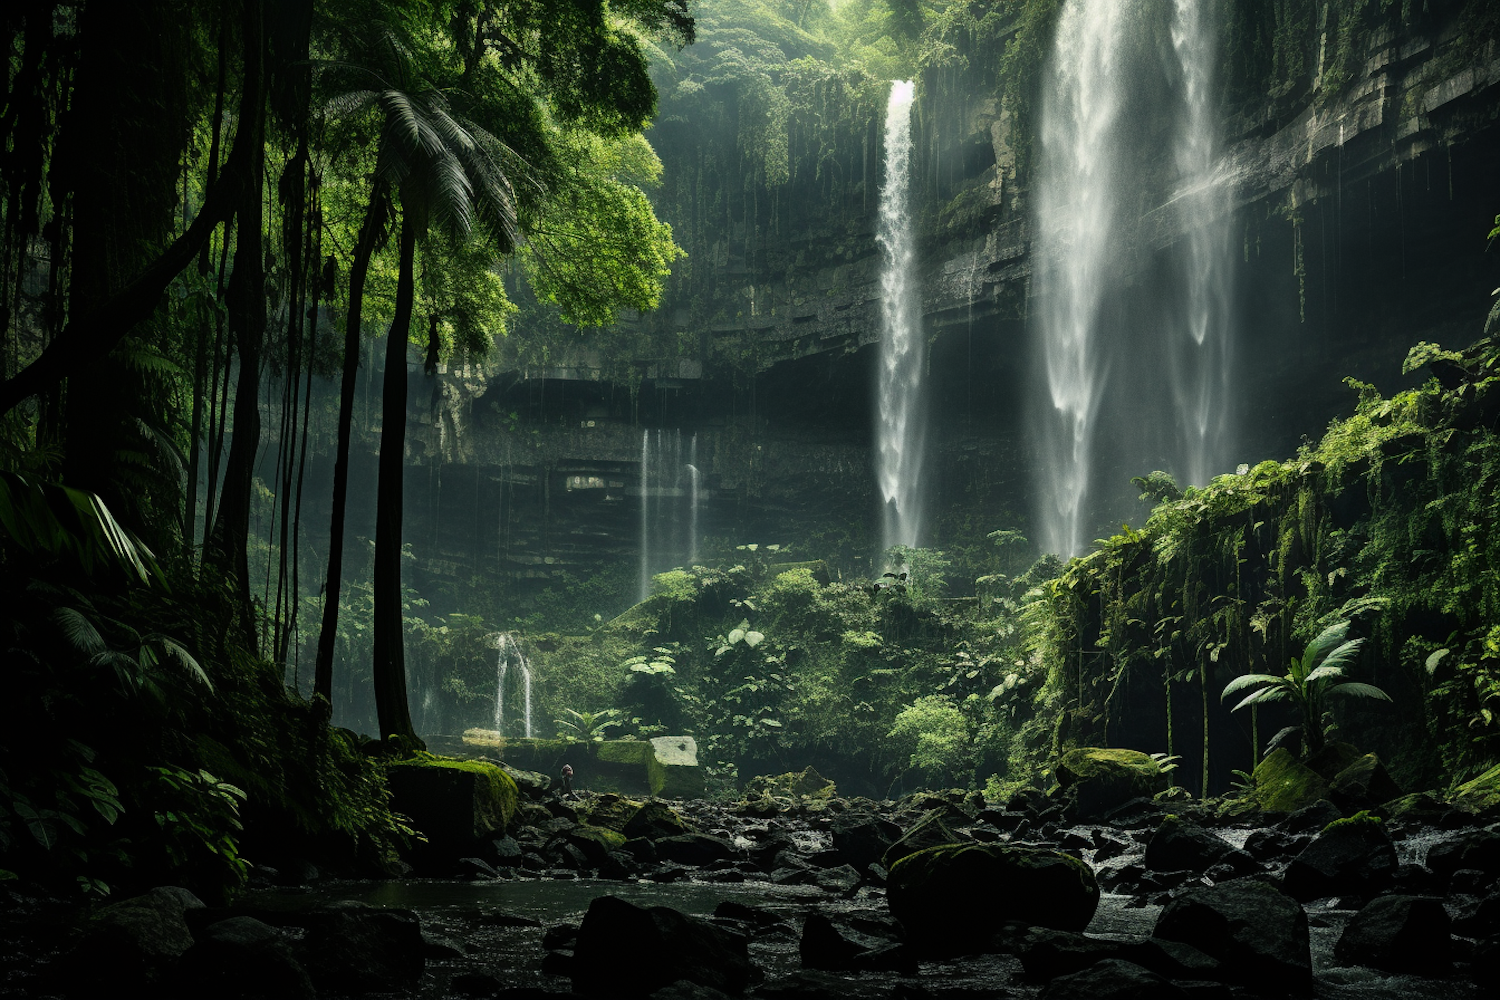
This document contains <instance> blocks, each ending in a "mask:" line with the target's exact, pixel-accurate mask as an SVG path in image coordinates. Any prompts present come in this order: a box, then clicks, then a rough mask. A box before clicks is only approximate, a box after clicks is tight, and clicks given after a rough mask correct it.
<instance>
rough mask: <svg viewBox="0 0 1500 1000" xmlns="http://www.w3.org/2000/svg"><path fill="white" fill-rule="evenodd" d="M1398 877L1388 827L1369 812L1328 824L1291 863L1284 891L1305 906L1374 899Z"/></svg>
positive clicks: (1394, 850) (1283, 885) (1394, 849)
mask: <svg viewBox="0 0 1500 1000" xmlns="http://www.w3.org/2000/svg"><path fill="white" fill-rule="evenodd" d="M1395 874H1396V847H1395V845H1394V844H1393V843H1391V837H1390V834H1389V833H1387V832H1386V829H1385V824H1384V823H1383V822H1381V821H1380V820H1379V819H1377V818H1375V817H1374V816H1371V815H1369V814H1368V813H1360V814H1358V815H1356V816H1351V817H1350V818H1348V819H1341V820H1336V821H1334V822H1332V823H1330V824H1328V826H1327V828H1326V829H1324V830H1323V832H1322V833H1320V834H1318V835H1317V836H1316V837H1314V838H1313V840H1312V842H1311V843H1310V844H1308V845H1307V846H1306V847H1304V848H1303V849H1302V852H1301V853H1300V854H1298V855H1297V856H1296V857H1295V858H1293V859H1292V863H1291V864H1289V865H1287V869H1286V876H1285V878H1284V879H1283V880H1282V887H1283V888H1284V889H1285V890H1286V891H1287V893H1288V894H1289V895H1291V896H1292V897H1294V898H1296V899H1300V900H1302V901H1303V902H1307V901H1308V900H1313V899H1319V898H1321V897H1323V896H1336V895H1343V894H1352V895H1359V896H1370V895H1374V894H1375V893H1377V892H1379V891H1380V890H1381V889H1383V888H1385V887H1386V886H1388V885H1389V883H1390V882H1391V880H1392V878H1394V876H1395Z"/></svg>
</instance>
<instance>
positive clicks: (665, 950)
mask: <svg viewBox="0 0 1500 1000" xmlns="http://www.w3.org/2000/svg"><path fill="white" fill-rule="evenodd" d="M573 954H574V959H573V962H572V963H571V965H570V974H571V976H572V978H573V989H574V990H575V991H577V992H579V993H583V994H585V995H587V996H600V997H644V996H647V995H649V994H651V993H654V992H655V991H657V990H659V989H662V988H663V987H666V986H670V985H671V984H672V983H676V982H679V981H681V980H687V981H689V982H692V983H696V984H698V985H699V986H703V987H707V988H709V989H713V990H718V991H720V992H722V993H728V994H731V995H735V994H739V993H743V992H744V991H745V987H747V986H749V985H750V983H751V982H752V980H753V979H754V978H755V977H756V969H755V967H754V966H752V965H751V964H750V956H749V952H748V951H747V949H746V942H745V938H744V937H743V936H741V935H738V934H734V933H732V932H730V931H728V930H725V929H723V928H721V927H718V926H716V925H714V924H712V923H710V922H709V921H707V920H704V919H702V918H701V917H694V916H689V915H688V914H685V913H680V912H678V911H677V910H674V909H671V908H670V907H666V906H652V907H649V908H642V907H639V906H636V905H635V904H634V903H628V902H626V901H625V900H623V899H620V898H618V897H616V896H600V897H599V898H597V899H595V900H594V901H593V902H592V903H590V904H589V909H588V913H586V914H585V915H584V918H583V925H582V926H581V927H579V929H578V942H577V945H576V946H575V948H574V952H573Z"/></svg>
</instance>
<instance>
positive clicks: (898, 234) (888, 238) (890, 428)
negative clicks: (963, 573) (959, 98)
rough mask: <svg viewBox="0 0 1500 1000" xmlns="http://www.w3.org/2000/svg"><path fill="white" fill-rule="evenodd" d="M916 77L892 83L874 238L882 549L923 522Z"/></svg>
mask: <svg viewBox="0 0 1500 1000" xmlns="http://www.w3.org/2000/svg"><path fill="white" fill-rule="evenodd" d="M915 99H916V84H915V83H914V82H913V81H911V80H897V81H894V82H893V83H892V84H891V93H890V97H889V99H888V100H887V103H886V112H885V183H884V185H883V186H882V187H881V189H880V222H879V228H878V230H877V232H876V241H877V242H878V243H879V244H880V249H881V257H882V261H883V263H884V266H883V268H882V270H881V274H880V290H881V295H880V308H881V319H882V323H881V330H880V384H879V400H880V409H879V417H878V420H877V424H876V426H877V438H878V448H879V450H878V454H877V455H876V473H877V476H878V482H879V487H880V497H881V501H882V503H883V504H884V516H883V522H884V524H883V531H882V536H881V538H882V549H889V548H890V547H891V546H893V545H907V546H915V545H916V544H917V540H918V538H919V537H920V534H921V528H922V513H923V512H922V450H923V444H924V436H925V426H924V414H923V410H922V368H923V365H924V362H925V359H926V350H925V344H924V343H923V339H922V329H921V308H920V307H921V298H920V295H921V292H920V289H919V288H918V285H917V281H916V275H915V273H914V271H915V265H916V248H915V240H914V239H913V233H912V220H911V208H910V200H911V199H910V190H909V189H910V187H911V149H912V138H911V111H912V104H913V103H914V101H915Z"/></svg>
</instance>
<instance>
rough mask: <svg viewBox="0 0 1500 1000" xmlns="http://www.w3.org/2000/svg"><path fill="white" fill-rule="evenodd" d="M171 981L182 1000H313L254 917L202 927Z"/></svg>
mask: <svg viewBox="0 0 1500 1000" xmlns="http://www.w3.org/2000/svg"><path fill="white" fill-rule="evenodd" d="M419 941H420V938H419ZM175 980H176V986H177V989H176V992H177V993H178V994H179V995H181V996H184V997H203V996H212V997H268V998H271V997H274V998H278V1000H279V998H282V997H294V998H299V1000H300V998H304V997H305V998H311V997H314V996H316V995H317V993H316V991H315V990H314V988H313V981H312V979H311V978H310V977H309V976H308V973H307V970H306V969H304V968H303V967H302V965H301V964H300V963H299V962H298V961H297V957H296V954H295V953H294V952H293V949H292V946H291V943H290V942H289V941H288V940H287V938H286V935H285V934H284V933H283V932H282V931H280V930H277V929H276V928H275V927H272V926H270V925H269V924H265V923H262V922H261V921H259V920H256V919H255V918H254V917H230V918H229V919H228V920H220V921H219V922H218V923H214V924H210V925H209V926H207V927H205V928H204V929H203V930H202V931H200V932H199V934H198V940H197V941H196V942H195V943H194V945H193V946H192V947H191V948H189V949H188V950H187V951H186V952H184V953H183V956H182V961H181V962H180V963H179V965H178V967H177V971H176V976H175Z"/></svg>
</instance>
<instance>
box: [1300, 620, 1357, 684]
mask: <svg viewBox="0 0 1500 1000" xmlns="http://www.w3.org/2000/svg"><path fill="white" fill-rule="evenodd" d="M1348 632H1349V623H1348V622H1347V621H1342V622H1335V623H1334V624H1332V625H1330V626H1328V627H1327V628H1325V629H1324V630H1323V631H1322V632H1320V633H1318V637H1317V638H1316V639H1314V640H1313V641H1312V642H1310V643H1308V644H1307V649H1306V650H1304V651H1303V653H1302V663H1303V667H1304V671H1305V672H1306V673H1311V672H1312V668H1313V667H1314V666H1316V665H1317V664H1319V663H1321V662H1323V659H1324V657H1326V656H1327V655H1328V653H1329V651H1330V650H1332V649H1333V648H1334V647H1336V646H1338V645H1339V643H1341V642H1343V641H1344V636H1345V635H1347V634H1348Z"/></svg>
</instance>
